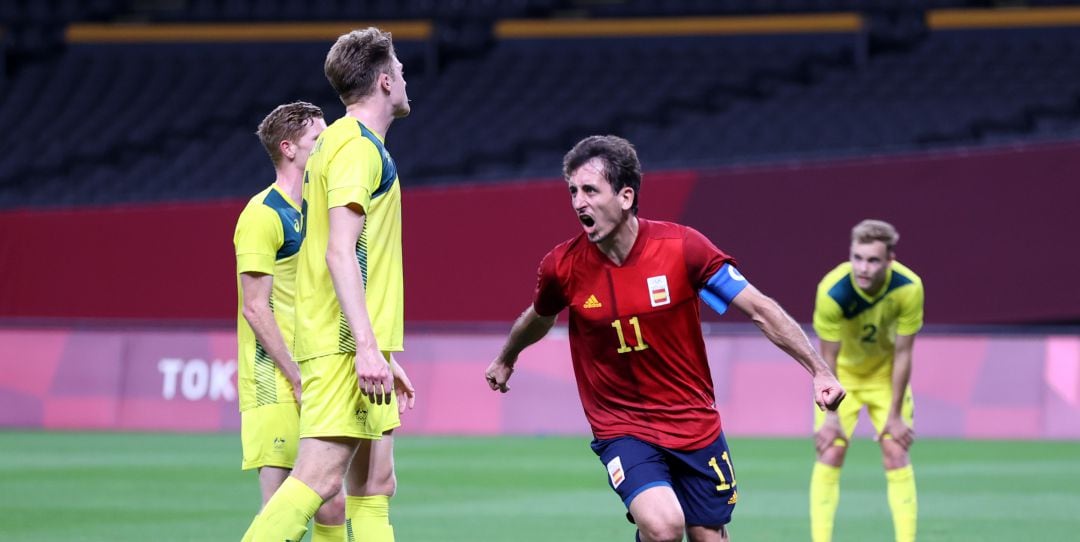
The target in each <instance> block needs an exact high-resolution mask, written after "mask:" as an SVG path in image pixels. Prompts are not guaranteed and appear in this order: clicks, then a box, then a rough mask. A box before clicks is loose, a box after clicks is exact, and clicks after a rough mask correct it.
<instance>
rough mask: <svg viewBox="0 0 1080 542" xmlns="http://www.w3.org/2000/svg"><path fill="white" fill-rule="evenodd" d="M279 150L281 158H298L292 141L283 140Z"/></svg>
mask: <svg viewBox="0 0 1080 542" xmlns="http://www.w3.org/2000/svg"><path fill="white" fill-rule="evenodd" d="M278 150H280V151H281V156H282V157H284V158H288V159H290V160H292V159H293V158H295V157H296V149H295V148H294V147H293V144H292V141H289V140H288V139H282V140H281V142H280V143H278Z"/></svg>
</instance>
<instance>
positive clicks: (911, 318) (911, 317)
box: [896, 282, 924, 335]
mask: <svg viewBox="0 0 1080 542" xmlns="http://www.w3.org/2000/svg"><path fill="white" fill-rule="evenodd" d="M923 298H924V294H923V285H922V282H916V283H915V284H913V285H912V286H911V287H909V293H908V294H907V295H905V296H904V297H903V301H901V304H900V318H899V321H898V323H897V326H896V333H898V334H900V335H914V334H916V333H918V332H919V330H920V329H922V325H923Z"/></svg>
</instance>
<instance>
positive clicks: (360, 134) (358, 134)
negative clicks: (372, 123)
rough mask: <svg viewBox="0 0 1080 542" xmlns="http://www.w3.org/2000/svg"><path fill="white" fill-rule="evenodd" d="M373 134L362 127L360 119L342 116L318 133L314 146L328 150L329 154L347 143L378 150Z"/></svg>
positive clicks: (334, 152)
mask: <svg viewBox="0 0 1080 542" xmlns="http://www.w3.org/2000/svg"><path fill="white" fill-rule="evenodd" d="M374 140H375V136H374V134H371V133H370V130H367V129H366V128H364V125H363V124H361V123H360V121H358V120H356V119H354V118H352V117H350V116H344V117H341V118H340V119H338V120H335V121H334V122H333V123H332V124H330V126H327V127H326V129H325V130H323V132H322V133H321V134H319V139H318V142H317V143H316V146H317V147H318V148H319V150H321V151H324V152H325V151H329V152H330V154H331V155H333V154H336V153H337V151H338V150H340V149H341V148H343V147H345V146H348V145H356V146H358V147H360V148H365V149H370V150H373V151H376V152H377V151H378V145H377V144H376V143H375V141H374Z"/></svg>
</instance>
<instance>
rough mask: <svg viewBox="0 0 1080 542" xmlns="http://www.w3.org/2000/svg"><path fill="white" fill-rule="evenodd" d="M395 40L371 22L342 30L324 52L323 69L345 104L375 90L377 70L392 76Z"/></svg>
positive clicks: (378, 72) (358, 99) (362, 97)
mask: <svg viewBox="0 0 1080 542" xmlns="http://www.w3.org/2000/svg"><path fill="white" fill-rule="evenodd" d="M393 59H394V42H393V39H392V38H391V36H390V33H389V32H384V31H382V30H379V29H378V28H375V27H373V26H371V27H368V28H365V29H363V30H353V31H352V32H349V33H348V34H343V35H341V36H339V37H338V39H337V41H336V42H334V45H333V47H331V48H330V52H329V53H327V54H326V62H325V63H324V64H323V71H324V72H325V73H326V79H327V80H328V81H330V86H332V87H334V90H335V91H337V93H338V97H340V98H341V101H342V103H344V104H345V105H352V104H354V103H356V102H358V101H360V100H362V99H364V98H366V97H368V96H369V95H370V94H371V93H372V92H373V91H374V90H375V81H376V80H377V79H378V78H379V74H380V73H388V74H390V76H391V77H393V76H394V70H393V66H392V65H391V64H392V62H393Z"/></svg>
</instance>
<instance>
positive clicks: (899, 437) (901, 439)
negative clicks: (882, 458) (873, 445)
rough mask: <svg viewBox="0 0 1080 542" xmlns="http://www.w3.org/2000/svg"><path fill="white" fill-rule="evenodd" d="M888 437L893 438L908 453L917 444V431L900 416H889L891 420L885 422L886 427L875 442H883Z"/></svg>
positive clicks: (875, 438)
mask: <svg viewBox="0 0 1080 542" xmlns="http://www.w3.org/2000/svg"><path fill="white" fill-rule="evenodd" d="M886 435H888V436H890V437H892V440H893V442H896V443H897V444H899V445H900V447H901V448H903V449H904V451H907V450H908V449H909V448H911V445H912V444H914V443H915V430H914V429H912V428H911V427H910V426H908V424H906V423H904V420H903V419H902V418H900V417H899V416H895V417H894V416H889V419H887V420H885V427H883V428H882V429H881V433H880V434H878V436H876V437H874V441H876V442H881V439H883V438H885V436H886Z"/></svg>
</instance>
